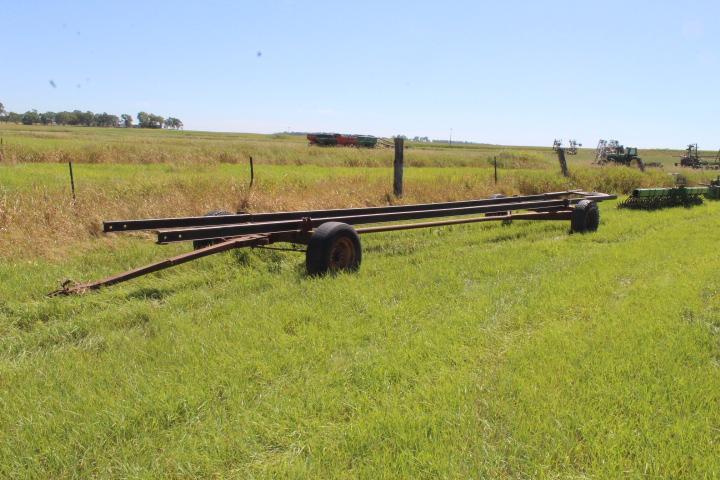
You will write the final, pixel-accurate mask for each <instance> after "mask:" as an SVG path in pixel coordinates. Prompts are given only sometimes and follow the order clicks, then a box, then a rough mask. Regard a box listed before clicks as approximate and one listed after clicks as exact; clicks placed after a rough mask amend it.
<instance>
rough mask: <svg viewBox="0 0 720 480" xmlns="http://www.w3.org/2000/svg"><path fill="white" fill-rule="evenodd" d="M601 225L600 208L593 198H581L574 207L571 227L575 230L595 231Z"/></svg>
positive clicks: (578, 231) (582, 231)
mask: <svg viewBox="0 0 720 480" xmlns="http://www.w3.org/2000/svg"><path fill="white" fill-rule="evenodd" d="M599 226H600V209H599V208H598V206H597V203H595V202H594V201H592V200H580V201H579V202H578V203H577V204H576V205H575V208H574V209H573V212H572V218H571V219H570V229H571V230H572V231H573V232H577V233H585V232H594V231H595V230H597V229H598V227H599Z"/></svg>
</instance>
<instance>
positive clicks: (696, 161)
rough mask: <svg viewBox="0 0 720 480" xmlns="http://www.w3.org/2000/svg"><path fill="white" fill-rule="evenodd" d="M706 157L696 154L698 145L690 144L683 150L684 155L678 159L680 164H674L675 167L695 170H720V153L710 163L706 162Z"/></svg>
mask: <svg viewBox="0 0 720 480" xmlns="http://www.w3.org/2000/svg"><path fill="white" fill-rule="evenodd" d="M706 158H707V157H703V156H702V155H700V154H699V153H698V144H697V143H691V144H690V145H688V146H687V148H686V149H685V154H684V155H683V156H682V157H680V162H678V163H676V164H675V166H676V167H688V168H695V169H701V168H705V169H711V170H717V169H720V151H718V153H717V155H715V157H714V158H713V159H712V161H709V160H706Z"/></svg>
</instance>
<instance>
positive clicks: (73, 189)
mask: <svg viewBox="0 0 720 480" xmlns="http://www.w3.org/2000/svg"><path fill="white" fill-rule="evenodd" d="M68 167H70V190H72V197H73V202H75V177H74V176H73V169H72V162H68Z"/></svg>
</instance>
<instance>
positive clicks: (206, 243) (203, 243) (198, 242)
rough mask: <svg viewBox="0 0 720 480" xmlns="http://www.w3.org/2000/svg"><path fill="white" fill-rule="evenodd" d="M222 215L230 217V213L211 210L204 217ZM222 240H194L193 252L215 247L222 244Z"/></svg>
mask: <svg viewBox="0 0 720 480" xmlns="http://www.w3.org/2000/svg"><path fill="white" fill-rule="evenodd" d="M222 215H232V213H230V212H227V211H225V210H212V211H209V212H208V213H206V214H205V215H203V216H205V217H219V216H222ZM222 241H223V239H222V238H209V239H207V240H194V241H193V250H200V249H201V248H205V247H209V246H210V245H215V244H216V243H220V242H222Z"/></svg>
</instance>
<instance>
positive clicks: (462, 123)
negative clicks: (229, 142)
mask: <svg viewBox="0 0 720 480" xmlns="http://www.w3.org/2000/svg"><path fill="white" fill-rule="evenodd" d="M0 4H1V6H2V8H1V9H0V12H2V13H1V14H0V22H1V23H0V31H2V36H3V40H2V42H0V62H1V63H0V65H2V72H3V73H2V74H0V102H2V103H4V104H5V106H6V108H8V109H9V110H12V111H18V112H22V111H25V110H28V109H32V108H36V109H38V110H41V111H45V110H52V111H57V110H65V109H75V108H79V109H81V110H92V111H107V112H109V113H115V114H118V115H119V114H121V113H130V114H132V115H133V116H135V115H136V114H137V112H138V111H140V110H145V111H149V112H153V113H157V114H160V115H164V116H168V115H172V116H176V117H179V118H180V119H182V120H183V121H184V122H185V126H186V128H188V129H199V130H219V131H250V132H276V131H282V130H287V129H291V130H297V131H339V132H354V133H369V134H375V135H393V134H400V133H402V134H406V135H410V136H415V135H420V136H425V135H427V136H430V137H432V138H447V137H448V135H449V132H450V130H451V129H452V132H453V137H454V138H456V139H462V140H473V141H479V142H488V143H501V144H514V145H549V144H551V143H552V140H553V138H555V137H560V138H564V139H567V138H572V137H575V138H577V139H578V140H579V141H581V142H582V143H583V144H585V145H586V146H594V144H595V143H596V142H597V140H598V138H601V137H603V138H617V139H619V140H620V141H621V142H623V143H625V144H629V145H637V146H640V147H676V148H681V147H684V145H685V144H687V143H691V142H698V143H700V146H701V148H707V149H711V148H712V149H717V148H719V147H720V128H718V126H719V123H720V105H719V102H718V98H719V97H718V85H719V84H720V81H719V80H718V79H720V57H719V56H720V51H719V48H720V27H719V26H718V19H720V3H719V2H714V1H684V2H680V1H677V2H669V1H632V0H630V1H624V2H620V1H612V0H610V1H597V2H595V1H585V2H582V1H547V2H533V1H493V2H484V1H476V2H459V1H458V2H456V1H444V2H423V1H412V2H411V1H407V2H404V1H403V2H340V1H336V2H324V1H314V2H298V1H290V0H287V1H263V2H261V1H257V2H251V1H237V2H220V1H203V2H200V1H196V2H185V1H182V0H176V1H174V2H162V1H153V2H148V1H142V2H141V1H118V2H97V1H76V2H72V1H67V2H57V1H32V0H26V1H22V2H21V1H17V0H0ZM50 80H52V81H53V82H54V83H55V85H56V87H52V86H51V84H50Z"/></svg>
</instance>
